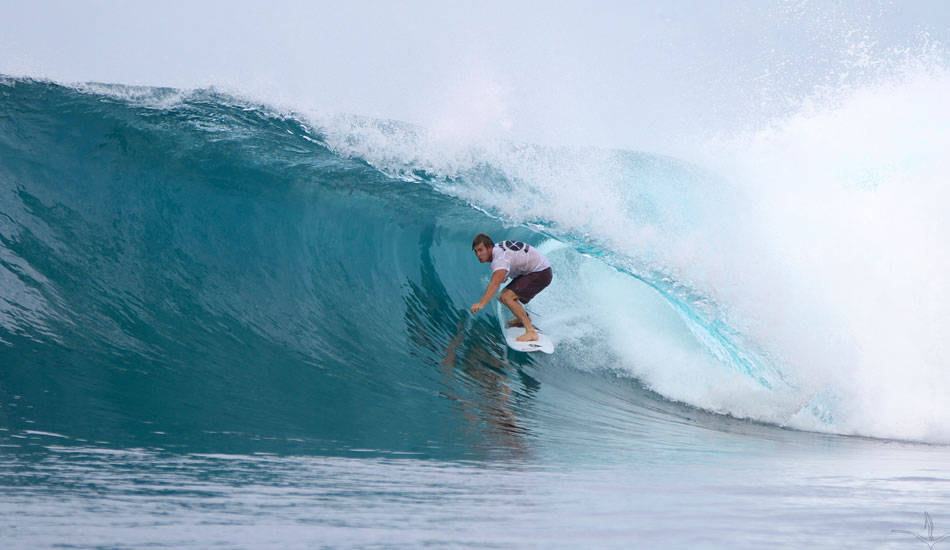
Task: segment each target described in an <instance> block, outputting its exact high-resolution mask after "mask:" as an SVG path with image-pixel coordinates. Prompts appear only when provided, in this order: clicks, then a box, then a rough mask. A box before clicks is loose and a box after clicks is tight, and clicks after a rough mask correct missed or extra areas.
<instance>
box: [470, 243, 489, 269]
mask: <svg viewBox="0 0 950 550" xmlns="http://www.w3.org/2000/svg"><path fill="white" fill-rule="evenodd" d="M472 250H474V251H475V255H476V256H478V261H480V262H482V263H483V264H485V263H488V262H490V261H491V249H490V248H488V247H486V246H485V245H483V244H481V243H479V244H477V245H475V248H473V249H472Z"/></svg>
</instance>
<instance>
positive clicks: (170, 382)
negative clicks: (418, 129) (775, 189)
mask: <svg viewBox="0 0 950 550" xmlns="http://www.w3.org/2000/svg"><path fill="white" fill-rule="evenodd" d="M390 125H393V126H390ZM367 127H369V128H371V129H372V130H373V131H374V132H375V131H381V132H382V134H384V135H385V136H386V138H387V139H388V140H389V141H388V142H387V143H388V144H391V143H392V142H393V141H394V140H395V141H396V142H399V143H401V144H402V145H403V146H405V147H406V148H408V149H412V148H413V147H414V146H416V145H417V144H416V143H414V142H412V140H411V139H410V138H411V136H412V129H411V128H402V127H399V125H394V123H388V122H385V121H363V120H356V121H349V122H348V125H347V126H345V127H344V129H345V131H341V130H340V127H332V126H321V125H319V124H316V123H313V122H312V121H310V120H307V119H306V118H305V117H299V116H295V115H293V114H287V113H281V112H277V111H275V110H273V109H270V108H268V107H266V106H263V105H258V104H254V103H252V102H248V101H244V100H240V99H237V98H234V97H231V96H228V95H225V94H221V93H220V92H217V91H215V90H199V91H192V92H180V91H176V90H167V89H128V88H121V87H107V86H100V87H86V88H75V87H65V86H61V85H57V84H52V83H48V82H39V81H31V80H24V79H12V78H7V79H4V80H0V510H2V514H0V546H2V547H3V548H47V547H72V548H144V547H167V548H208V547H213V546H224V547H241V548H271V547H272V548H336V547H369V548H377V547H378V548H390V547H406V548H417V547H420V546H424V545H425V546H434V547H484V548H524V547H536V548H548V547H557V548H576V547H587V546H597V547H616V548H631V547H634V548H635V547H642V548H656V547H674V548H762V547H773V548H800V547H804V546H816V547H832V546H834V547H845V548H852V547H853V548H859V547H860V548H867V547H881V548H906V547H913V545H917V544H920V543H919V542H917V541H915V540H914V539H913V537H910V536H909V535H906V534H902V533H895V532H893V531H892V530H893V529H905V530H914V531H916V532H919V533H923V532H924V530H923V529H921V525H922V523H923V515H924V512H929V514H930V515H931V516H932V517H933V520H934V525H935V535H936V536H939V535H940V534H942V533H943V531H941V528H943V527H946V528H947V529H950V508H948V506H947V502H948V501H947V497H946V491H945V487H946V482H947V481H950V467H947V466H946V464H948V461H947V459H948V458H950V453H948V451H947V448H946V447H945V446H943V445H942V444H940V443H941V442H940V441H939V438H937V440H935V441H928V440H927V439H926V438H914V437H907V438H893V437H891V438H888V437H860V436H859V435H856V434H855V432H857V434H863V435H872V436H877V435H878V434H877V433H875V431H874V427H873V420H874V419H873V418H872V419H870V420H867V419H862V418H859V420H864V423H861V422H856V421H852V420H853V419H852V420H848V418H849V417H847V414H848V413H849V409H848V408H847V407H838V408H836V403H840V402H842V399H845V398H847V397H848V393H847V392H845V391H842V388H834V387H832V388H830V389H829V388H828V387H825V386H820V387H816V386H814V385H811V384H808V383H807V380H803V379H802V377H799V376H794V374H795V373H794V371H788V370H785V369H783V367H786V366H787V363H785V362H783V361H782V360H781V358H779V357H776V356H775V354H772V353H770V350H769V349H768V348H767V346H766V343H764V342H763V341H761V340H760V339H757V338H755V337H754V335H755V334H757V333H756V332H755V331H753V330H749V331H746V330H744V327H743V325H742V324H741V323H735V322H733V321H735V319H737V317H736V316H734V315H730V311H731V309H730V304H728V303H726V304H724V303H722V300H721V299H720V300H718V301H717V300H716V299H714V298H713V297H711V296H710V295H709V294H708V293H706V292H705V290H704V289H705V287H704V286H703V285H700V284H696V283H694V282H693V281H692V280H691V279H690V278H689V277H686V276H684V275H683V272H682V271H678V270H677V269H674V268H672V267H670V266H669V265H663V263H662V261H661V259H660V258H658V257H655V256H651V254H650V253H648V252H645V253H642V254H624V253H623V250H624V248H623V247H620V246H617V245H616V243H615V242H611V241H610V239H606V238H603V237H602V235H603V234H604V233H603V232H602V231H600V232H598V227H597V224H596V223H595V222H594V221H591V222H590V223H589V224H588V226H587V229H588V230H589V231H587V230H585V225H584V224H583V223H568V222H569V221H570V220H569V219H568V218H566V217H562V218H558V217H557V216H554V215H551V216H547V217H545V216H544V215H543V214H544V213H546V212H547V213H551V212H554V210H552V209H550V208H547V205H549V204H550V203H553V202H556V200H567V199H569V198H570V197H567V199H566V198H565V196H567V195H565V194H566V193H569V191H570V190H568V189H564V188H557V189H546V188H543V187H537V186H533V187H532V186H531V185H529V184H526V183H525V182H529V183H530V182H531V181H534V180H531V179H530V178H528V177H527V176H525V177H518V176H512V174H513V173H517V171H515V172H513V171H512V170H511V168H510V166H499V165H496V164H492V163H491V162H488V161H485V160H483V159H475V160H472V161H466V163H464V168H463V169H455V168H453V169H452V170H442V169H439V167H437V166H434V165H431V164H428V163H427V162H423V161H418V159H416V160H408V161H407V160H405V159H404V157H401V156H400V155H397V154H393V152H392V150H391V149H389V150H382V151H381V150H379V149H374V148H373V147H370V146H367V145H366V144H367V143H368V140H369V138H367V135H370V134H366V133H360V129H361V128H363V129H365V128H367ZM380 128H382V130H380ZM406 136H409V137H408V138H407V137H406ZM401 140H403V141H401ZM404 140H408V141H404ZM360 151H362V153H360ZM561 153H563V152H556V151H555V152H553V153H552V152H545V151H541V152H538V151H528V152H525V151H523V150H519V151H516V152H515V153H511V152H510V151H509V152H508V153H506V155H507V156H505V159H507V162H517V161H526V159H535V158H537V157H545V158H547V156H548V155H554V156H557V155H560V154H561ZM602 154H603V155H606V153H597V154H596V155H594V156H595V157H597V158H600V157H599V156H598V155H602ZM607 156H608V158H609V162H610V163H611V166H612V168H611V170H615V171H617V172H616V173H618V174H619V175H618V177H617V180H616V181H617V182H619V183H618V186H620V187H623V188H624V189H627V190H630V192H629V193H628V194H625V195H623V196H622V197H621V198H622V201H621V202H624V201H625V202H624V204H625V205H626V206H627V207H628V210H627V212H628V214H629V216H630V217H629V218H626V219H625V220H622V221H623V222H624V223H628V222H629V221H630V220H633V221H636V222H638V223H641V224H645V225H648V224H652V225H653V226H654V227H655V228H659V231H661V232H665V233H664V234H665V235H682V234H688V233H690V232H691V231H693V230H694V229H695V228H696V227H698V226H700V225H699V224H700V220H715V219H717V218H716V216H719V215H722V212H723V210H725V211H726V214H727V215H731V214H729V212H730V208H731V207H730V206H729V205H730V204H735V203H734V201H735V200H736V199H735V197H734V196H733V194H732V192H730V191H729V190H728V189H725V188H722V187H719V186H720V185H721V184H720V183H717V182H716V181H715V179H714V178H712V176H709V175H708V174H707V173H706V172H705V171H704V170H701V169H698V168H695V167H693V166H691V165H689V164H687V163H685V162H682V161H679V160H676V159H670V158H666V157H658V156H651V155H647V154H643V153H628V152H619V153H610V154H609V155H607ZM496 158H497V157H496ZM512 159H514V160H512ZM525 170H527V168H526V169H525ZM523 175H524V174H522V176H523ZM707 178H710V179H707ZM526 185H527V188H526ZM512 190H514V191H515V192H516V194H518V195H519V196H523V197H525V199H524V200H525V201H526V202H525V203H524V204H521V206H522V207H523V210H524V211H527V212H529V213H532V215H531V216H529V218H527V219H514V218H513V217H511V216H510V215H508V213H507V212H506V210H505V204H507V203H506V200H508V199H505V197H509V196H510V195H509V193H511V192H512ZM499 197H501V198H502V199H504V200H501V199H499ZM710 198H712V199H716V200H706V199H710ZM615 199H616V197H604V198H603V202H609V201H612V202H614V203H615V202H616V201H615ZM572 204H573V206H574V209H573V210H572V214H573V213H577V212H580V214H585V213H584V212H583V211H582V207H583V204H580V203H578V202H577V201H573V203H572ZM710 204H712V205H713V206H710ZM533 214H537V215H533ZM564 216H567V214H564ZM483 231H484V232H487V233H489V234H492V235H499V236H501V235H504V236H506V238H517V239H521V240H526V241H528V242H532V243H537V244H539V245H541V246H547V247H548V250H550V258H551V260H552V263H553V264H554V265H555V282H554V284H552V286H551V288H550V289H549V290H547V291H545V293H543V294H542V295H540V296H539V297H538V300H537V301H536V302H532V307H533V308H535V309H534V312H533V313H534V314H535V315H536V316H537V317H538V320H539V324H541V325H542V326H543V327H545V328H546V330H547V331H548V332H550V333H551V334H552V335H554V337H555V340H556V343H557V345H558V351H557V353H555V354H554V355H552V356H546V355H541V356H538V355H525V354H518V353H514V352H509V351H508V350H507V348H506V347H505V346H504V343H503V341H502V339H501V336H500V334H499V332H498V330H497V319H496V318H495V317H494V316H493V315H492V314H480V315H477V316H471V315H470V314H468V313H467V308H468V306H469V305H470V304H471V303H472V302H473V301H474V300H475V299H477V298H478V297H479V296H480V294H481V292H482V291H483V289H484V285H485V281H486V278H487V273H485V272H484V266H481V265H480V264H478V263H477V261H476V260H475V258H474V255H473V254H472V253H471V250H470V243H471V238H472V236H473V235H474V234H475V233H478V232H483ZM598 235H601V237H599V236H598ZM493 309H494V308H487V310H493ZM624 335H626V337H625V336H624ZM627 346H633V347H636V348H637V349H638V350H648V351H649V354H647V355H643V356H638V355H636V354H632V352H630V350H628V349H627ZM644 353H646V352H644ZM655 361H659V363H658V364H659V365H660V366H661V367H662V368H660V369H659V372H657V371H656V370H655V368H654V366H653V364H654V363H653V362H655ZM845 402H847V401H845ZM842 418H845V420H841V419H842ZM938 420H939V419H938ZM855 425H858V426H859V427H861V428H862V429H854V426H855ZM869 425H870V426H871V427H870V428H868V427H867V426H869ZM792 427H796V428H803V427H805V428H807V427H813V428H814V430H803V429H792ZM819 432H821V433H819ZM885 433H886V430H885ZM903 439H923V441H921V442H916V443H915V442H906V441H902V440H903Z"/></svg>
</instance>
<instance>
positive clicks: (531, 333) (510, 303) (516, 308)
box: [498, 288, 538, 342]
mask: <svg viewBox="0 0 950 550" xmlns="http://www.w3.org/2000/svg"><path fill="white" fill-rule="evenodd" d="M498 299H499V300H501V303H503V304H505V305H506V306H507V307H508V309H510V310H511V312H512V313H514V314H515V318H516V319H517V320H518V321H520V322H521V326H523V327H524V330H525V332H524V334H522V335H521V336H519V337H518V341H519V342H533V341H534V340H537V339H538V333H537V331H535V330H534V326H532V325H531V318H530V317H528V312H527V311H525V310H524V306H522V305H521V302H519V301H518V295H517V294H515V293H514V291H513V290H511V289H508V288H506V289H505V290H503V291H502V292H501V296H499V297H498Z"/></svg>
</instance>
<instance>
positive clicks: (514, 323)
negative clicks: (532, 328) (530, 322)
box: [508, 317, 531, 327]
mask: <svg viewBox="0 0 950 550" xmlns="http://www.w3.org/2000/svg"><path fill="white" fill-rule="evenodd" d="M530 318H531V317H528V319H530ZM508 326H509V327H523V326H524V323H522V322H521V320H520V319H518V318H517V317H515V318H514V319H512V320H510V321H508Z"/></svg>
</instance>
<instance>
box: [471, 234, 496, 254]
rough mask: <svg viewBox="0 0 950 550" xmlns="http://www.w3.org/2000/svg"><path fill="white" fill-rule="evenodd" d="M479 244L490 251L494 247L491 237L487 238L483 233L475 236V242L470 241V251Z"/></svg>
mask: <svg viewBox="0 0 950 550" xmlns="http://www.w3.org/2000/svg"><path fill="white" fill-rule="evenodd" d="M480 244H483V245H485V248H487V249H489V250H490V249H491V247H493V246H495V243H493V242H492V240H491V237H489V236H488V235H486V234H484V233H479V234H478V235H475V240H473V241H472V250H475V247H476V246H478V245H480Z"/></svg>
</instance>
